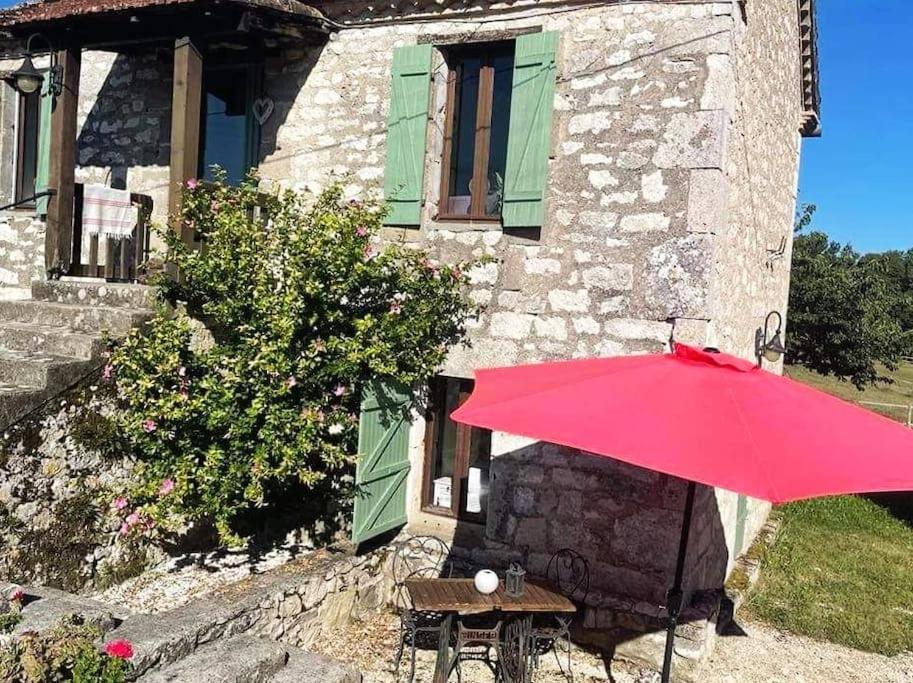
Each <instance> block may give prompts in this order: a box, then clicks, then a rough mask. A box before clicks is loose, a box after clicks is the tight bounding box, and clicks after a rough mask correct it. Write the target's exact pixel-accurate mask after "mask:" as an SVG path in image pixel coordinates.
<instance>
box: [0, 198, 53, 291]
mask: <svg viewBox="0 0 913 683" xmlns="http://www.w3.org/2000/svg"><path fill="white" fill-rule="evenodd" d="M44 227H45V226H44V221H40V220H38V219H37V218H35V216H34V215H32V213H31V212H29V211H5V212H2V213H0V298H27V297H28V296H29V294H30V291H29V285H30V283H31V282H32V281H33V280H39V279H41V278H43V277H44Z"/></svg>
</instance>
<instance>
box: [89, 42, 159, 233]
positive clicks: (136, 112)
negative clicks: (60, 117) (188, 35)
mask: <svg viewBox="0 0 913 683" xmlns="http://www.w3.org/2000/svg"><path fill="white" fill-rule="evenodd" d="M173 69H174V62H173V54H172V50H170V49H167V48H160V49H155V48H146V49H141V50H137V51H135V52H130V53H116V52H101V51H95V50H87V51H85V52H83V53H82V68H81V71H80V77H79V118H78V121H77V130H78V131H79V133H78V138H77V152H76V166H77V168H76V182H83V183H98V184H102V185H111V186H113V187H124V188H126V189H129V190H130V191H131V192H137V193H140V194H147V195H149V196H151V197H152V200H153V202H154V205H153V206H154V208H153V211H154V217H155V218H156V219H158V220H163V219H164V218H165V217H166V215H167V212H168V170H169V162H170V154H171V151H170V150H171V81H172V74H173Z"/></svg>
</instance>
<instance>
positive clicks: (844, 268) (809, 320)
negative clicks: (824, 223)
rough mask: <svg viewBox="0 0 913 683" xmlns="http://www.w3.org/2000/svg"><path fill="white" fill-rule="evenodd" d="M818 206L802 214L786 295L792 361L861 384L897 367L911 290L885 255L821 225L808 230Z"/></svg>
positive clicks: (789, 358) (904, 341)
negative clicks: (833, 235)
mask: <svg viewBox="0 0 913 683" xmlns="http://www.w3.org/2000/svg"><path fill="white" fill-rule="evenodd" d="M813 212H814V207H803V210H802V212H801V213H800V215H799V216H798V217H797V223H796V230H797V235H796V238H795V242H794V246H793V263H792V276H791V278H792V279H791V285H790V296H789V344H788V347H789V352H788V354H787V362H789V363H799V364H802V365H805V366H807V367H809V368H811V369H813V370H815V371H817V372H819V373H821V374H824V375H835V376H837V377H840V378H846V379H849V381H851V382H852V383H853V384H854V385H855V386H856V387H857V388H859V389H861V388H863V387H864V386H865V385H867V384H871V383H874V382H877V381H879V380H883V379H884V377H883V376H882V375H881V374H880V373H879V370H878V366H879V364H883V365H884V366H885V367H887V368H888V369H889V370H893V369H895V368H896V366H897V363H898V362H899V360H900V358H901V356H902V355H903V354H904V353H906V352H907V350H908V348H909V335H908V333H907V332H906V331H905V330H904V328H903V327H902V326H901V323H900V321H899V320H898V318H897V316H896V312H897V311H898V310H899V309H900V308H901V307H902V306H903V305H904V300H905V299H906V298H907V297H908V294H906V293H904V292H902V291H901V290H900V288H899V285H898V279H897V278H896V277H892V276H890V275H889V272H890V268H889V265H888V262H887V261H886V259H883V258H872V257H867V256H861V255H860V254H858V253H857V252H856V251H854V250H853V248H852V247H851V246H849V245H842V244H839V243H838V242H834V241H831V240H830V239H829V238H828V237H827V235H826V234H824V233H822V232H818V231H812V232H809V233H804V230H805V229H806V228H807V227H808V226H809V225H810V223H811V216H812V214H813Z"/></svg>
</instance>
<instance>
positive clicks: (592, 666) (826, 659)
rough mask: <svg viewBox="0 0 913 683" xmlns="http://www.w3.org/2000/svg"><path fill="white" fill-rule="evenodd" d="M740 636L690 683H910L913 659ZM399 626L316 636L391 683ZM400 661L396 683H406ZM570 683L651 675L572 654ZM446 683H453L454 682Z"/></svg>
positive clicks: (749, 627)
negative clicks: (572, 682)
mask: <svg viewBox="0 0 913 683" xmlns="http://www.w3.org/2000/svg"><path fill="white" fill-rule="evenodd" d="M740 625H741V627H742V629H743V630H744V631H745V633H746V635H744V636H725V637H721V638H720V639H719V640H718V641H717V647H716V650H715V652H714V655H713V657H712V658H711V659H710V660H709V661H708V662H707V663H706V665H705V667H704V669H703V671H702V672H701V673H700V674H699V676H698V678H697V680H699V681H700V683H857V682H858V683H862V682H865V683H913V653H911V654H907V655H904V656H901V657H895V658H889V657H883V656H881V655H875V654H868V653H865V652H859V651H857V650H851V649H849V648H845V647H841V646H839V645H832V644H830V643H822V642H818V641H814V640H811V639H809V638H803V637H801V636H794V635H791V634H785V633H782V632H780V631H777V630H775V629H773V628H771V627H769V626H766V625H764V624H760V623H757V622H744V623H742V624H740ZM397 628H398V622H397V619H396V617H395V616H394V615H392V614H380V615H376V616H375V617H373V618H372V619H371V620H369V621H366V622H353V623H352V624H351V625H350V626H349V628H348V629H346V630H345V631H344V632H341V633H338V634H333V637H329V638H322V639H321V643H320V644H319V649H320V651H321V652H323V653H324V654H327V655H329V656H331V657H335V658H337V659H342V660H345V661H349V662H352V663H354V664H355V665H356V666H358V667H359V668H360V669H361V671H362V672H363V673H364V681H365V683H393V682H394V681H395V680H396V679H395V678H394V676H393V667H392V665H391V664H390V659H391V657H392V653H393V651H394V645H395V644H396V637H397ZM433 667H434V653H433V652H427V651H420V652H419V653H418V657H417V667H416V677H415V680H416V681H417V682H420V683H426V682H427V681H430V680H431V674H432V671H433ZM406 673H408V661H407V658H406V657H404V658H403V670H402V671H401V672H400V679H399V680H400V681H405V680H406ZM574 673H575V676H574V680H575V681H576V682H577V683H597V682H599V683H602V682H611V683H653V682H654V681H658V680H659V677H658V675H654V674H651V673H650V672H648V671H644V670H641V669H639V668H637V667H630V666H624V665H622V664H619V663H616V664H613V665H612V673H611V676H610V675H609V674H608V673H607V672H606V667H605V664H604V663H603V662H602V660H601V659H600V658H598V657H595V656H593V655H591V654H588V653H585V652H577V653H575V658H574ZM453 680H456V678H455V677H454V679H453ZM462 680H463V682H464V683H490V682H491V681H492V675H491V673H490V672H489V671H488V670H487V669H485V668H484V667H483V666H482V665H480V664H478V663H469V664H467V665H466V667H465V668H464V669H463V677H462ZM563 681H565V678H564V677H563V676H562V675H561V674H560V672H559V671H558V670H557V668H556V667H555V665H554V660H553V659H549V660H546V661H545V665H544V666H543V668H542V670H541V671H540V672H539V673H538V675H537V676H536V683H561V682H563Z"/></svg>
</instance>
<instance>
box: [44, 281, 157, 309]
mask: <svg viewBox="0 0 913 683" xmlns="http://www.w3.org/2000/svg"><path fill="white" fill-rule="evenodd" d="M32 299H35V300H38V301H53V302H55V303H59V304H81V305H85V306H111V307H114V308H152V307H153V306H154V305H155V289H154V288H152V287H148V286H146V285H136V284H129V283H113V282H104V281H98V280H96V281H91V280H47V281H36V282H33V283H32Z"/></svg>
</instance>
